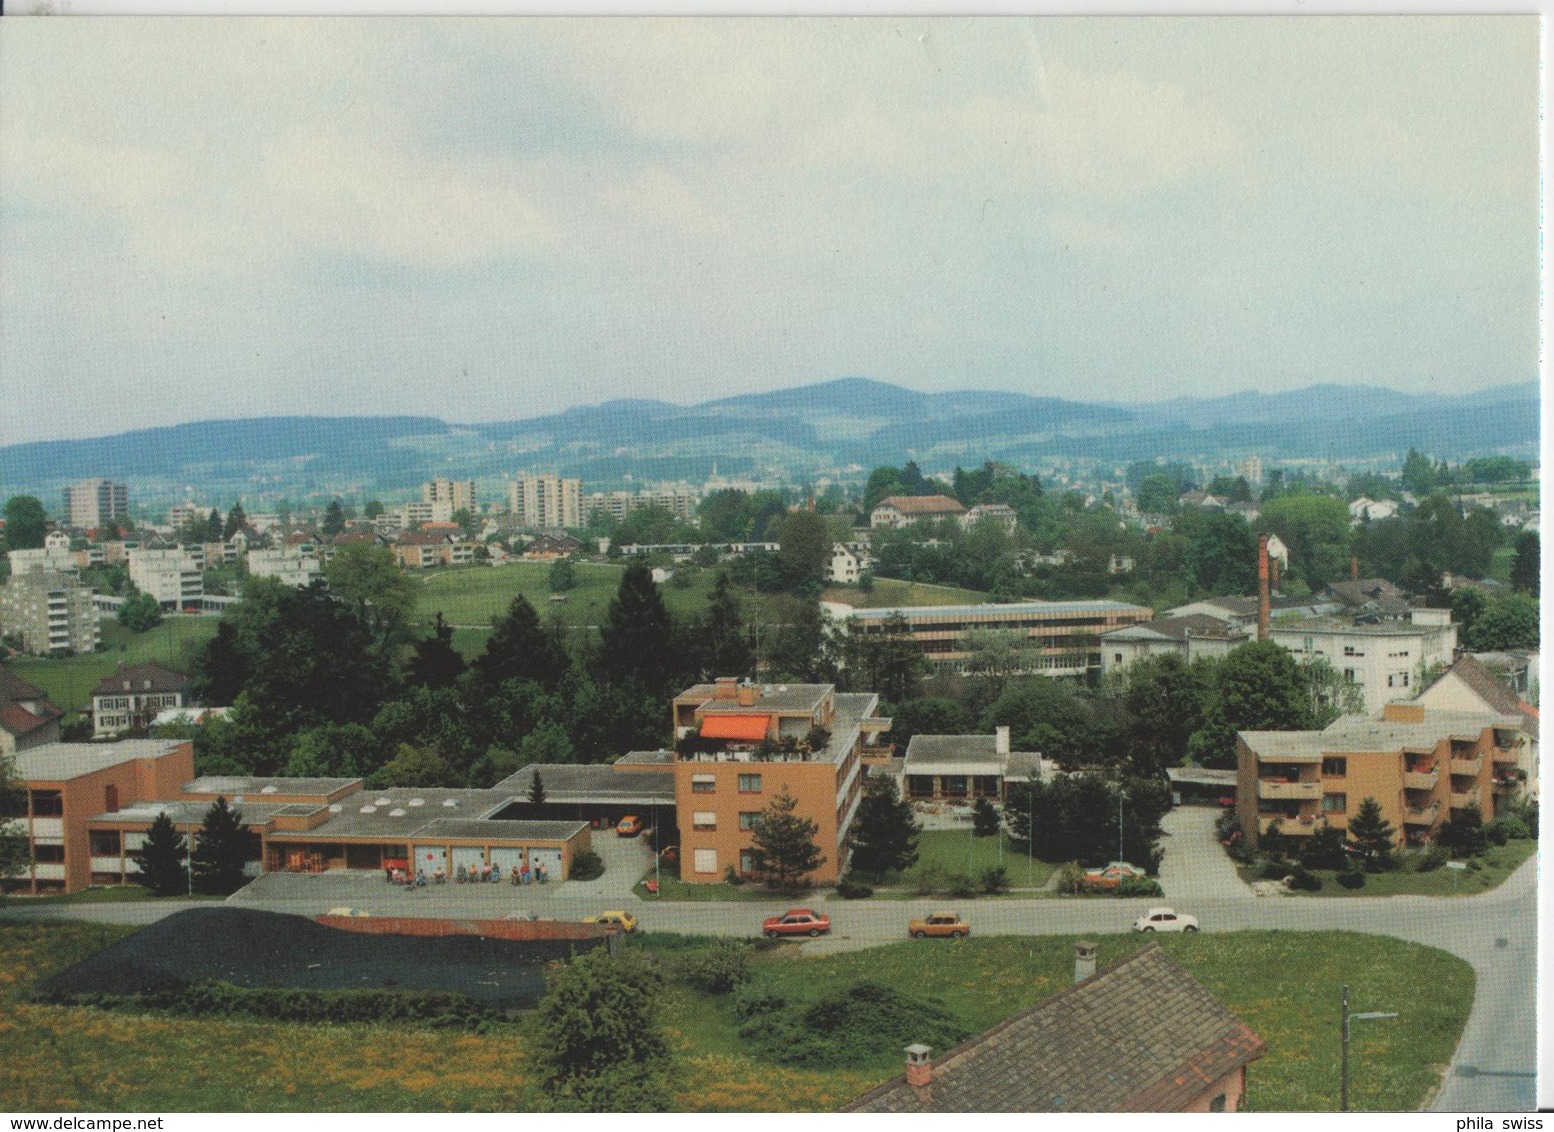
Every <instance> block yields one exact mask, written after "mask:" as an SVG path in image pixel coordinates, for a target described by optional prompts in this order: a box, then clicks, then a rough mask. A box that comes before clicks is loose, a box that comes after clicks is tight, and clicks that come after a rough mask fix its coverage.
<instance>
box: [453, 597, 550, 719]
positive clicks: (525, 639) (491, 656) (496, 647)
mask: <svg viewBox="0 0 1554 1132" xmlns="http://www.w3.org/2000/svg"><path fill="white" fill-rule="evenodd" d="M566 669H567V657H566V654H565V653H559V654H558V652H557V650H556V647H555V642H554V641H553V640H552V638H551V637H550V635H549V634H547V633H546V632H545V630H544V628H543V627H542V626H541V625H540V618H539V614H537V613H535V612H534V606H532V605H530V604H529V599H528V598H526V597H524V596H523V595H522V594H519V595H518V596H517V597H515V598H513V600H512V604H511V605H509V606H508V607H507V612H506V613H504V614H502V616H500V617H498V618H497V619H496V620H494V621H493V622H492V623H491V637H490V639H489V640H487V641H486V648H485V651H484V652H482V653H481V654H480V655H479V656H478V657H476V658H475V663H474V664H473V665H472V666H471V671H472V672H473V675H474V679H475V681H476V683H477V685H478V686H479V688H480V690H481V691H482V692H483V693H484V694H486V695H490V694H492V693H493V692H494V691H495V690H496V689H497V688H499V687H500V686H501V685H502V684H504V683H506V682H507V681H508V680H532V681H534V682H535V683H536V684H538V685H540V686H541V687H542V688H546V689H552V688H554V687H555V686H556V685H557V683H559V682H560V680H561V677H562V676H564V675H565V674H566Z"/></svg>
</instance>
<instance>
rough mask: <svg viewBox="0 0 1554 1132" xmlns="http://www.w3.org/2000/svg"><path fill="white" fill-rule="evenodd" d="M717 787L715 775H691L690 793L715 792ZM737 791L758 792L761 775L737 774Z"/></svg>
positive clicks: (743, 792)
mask: <svg viewBox="0 0 1554 1132" xmlns="http://www.w3.org/2000/svg"><path fill="white" fill-rule="evenodd" d="M717 789H718V778H717V775H714V774H693V775H691V793H692V794H715V793H717ZM739 792H740V793H741V794H759V793H760V792H761V776H760V775H759V774H741V775H740V776H739Z"/></svg>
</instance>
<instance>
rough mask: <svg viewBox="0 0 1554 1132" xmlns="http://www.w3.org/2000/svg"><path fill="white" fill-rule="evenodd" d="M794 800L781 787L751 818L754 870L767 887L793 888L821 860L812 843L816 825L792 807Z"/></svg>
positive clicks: (817, 866)
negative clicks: (763, 878) (759, 814)
mask: <svg viewBox="0 0 1554 1132" xmlns="http://www.w3.org/2000/svg"><path fill="white" fill-rule="evenodd" d="M798 804H799V803H798V800H797V799H796V798H794V797H793V795H792V794H789V793H788V792H787V791H786V790H784V791H783V792H782V793H781V794H779V795H778V796H777V797H776V798H775V799H773V800H772V804H771V805H769V806H767V807H766V809H764V810H762V811H761V816H760V817H759V818H757V819H756V821H755V829H754V836H753V837H752V839H751V841H752V852H751V857H752V859H753V863H754V865H755V870H754V871H755V872H756V873H758V874H760V875H762V876H764V877H765V878H766V884H767V887H768V888H775V889H778V890H780V891H783V892H796V891H798V889H799V888H800V887H802V886H803V885H804V883H805V882H806V879H807V878H808V876H809V874H810V873H812V872H814V871H815V870H816V869H818V868H819V867H820V866H821V865H822V864H824V863H825V859H826V856H825V854H824V853H822V852H821V851H820V846H818V845H816V844H815V834H816V833H818V832H820V826H819V825H818V824H817V823H816V822H813V821H811V820H810V819H809V818H802V817H799V816H798V814H796V813H795V812H794V811H795V810H796V809H797V808H798Z"/></svg>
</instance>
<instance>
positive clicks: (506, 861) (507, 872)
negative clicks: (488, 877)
mask: <svg viewBox="0 0 1554 1132" xmlns="http://www.w3.org/2000/svg"><path fill="white" fill-rule="evenodd" d="M491 863H492V864H493V865H495V866H496V867H497V868H498V869H501V870H502V876H504V877H511V876H512V875H513V870H514V869H516V868H521V867H522V866H523V850H522V849H519V848H517V847H516V846H514V847H513V848H511V849H497V848H492V850H491Z"/></svg>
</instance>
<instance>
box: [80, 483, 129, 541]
mask: <svg viewBox="0 0 1554 1132" xmlns="http://www.w3.org/2000/svg"><path fill="white" fill-rule="evenodd" d="M64 497H65V514H66V515H67V516H68V517H69V523H70V525H71V526H72V527H85V528H87V529H88V530H96V529H100V528H102V527H106V526H107V525H108V524H109V523H110V522H114V523H118V524H119V525H120V526H121V527H125V526H128V525H129V521H130V518H129V488H128V487H127V486H126V485H124V484H122V483H114V482H113V481H112V480H101V479H98V480H82V481H81V482H80V483H77V484H72V485H71V486H70V487H67V488H65V491H64Z"/></svg>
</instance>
